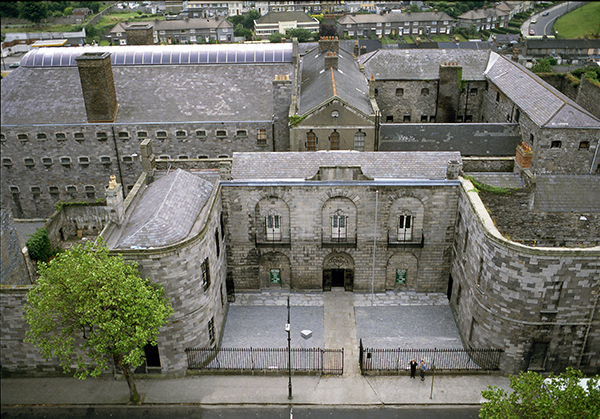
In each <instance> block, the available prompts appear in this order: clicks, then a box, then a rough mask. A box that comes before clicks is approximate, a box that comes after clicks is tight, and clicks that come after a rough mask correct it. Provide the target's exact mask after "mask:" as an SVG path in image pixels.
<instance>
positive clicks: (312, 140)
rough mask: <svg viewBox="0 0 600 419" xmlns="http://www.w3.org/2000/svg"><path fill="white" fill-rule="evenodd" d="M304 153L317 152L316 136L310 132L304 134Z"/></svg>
mask: <svg viewBox="0 0 600 419" xmlns="http://www.w3.org/2000/svg"><path fill="white" fill-rule="evenodd" d="M306 151H317V135H316V134H315V133H314V132H312V130H310V131H309V132H308V133H306Z"/></svg>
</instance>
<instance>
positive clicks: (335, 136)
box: [329, 131, 340, 150]
mask: <svg viewBox="0 0 600 419" xmlns="http://www.w3.org/2000/svg"><path fill="white" fill-rule="evenodd" d="M329 141H330V142H331V147H330V150H339V149H340V133H339V132H337V131H333V132H332V133H331V135H330V136H329Z"/></svg>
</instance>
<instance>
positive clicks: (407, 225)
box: [398, 213, 414, 242]
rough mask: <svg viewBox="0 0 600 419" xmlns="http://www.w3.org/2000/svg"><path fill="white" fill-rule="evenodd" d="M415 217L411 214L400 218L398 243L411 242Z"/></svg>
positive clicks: (402, 215) (405, 214)
mask: <svg viewBox="0 0 600 419" xmlns="http://www.w3.org/2000/svg"><path fill="white" fill-rule="evenodd" d="M413 224H414V223H413V216H412V214H409V213H404V214H400V215H399V216H398V241H399V242H406V241H411V240H412V237H413Z"/></svg>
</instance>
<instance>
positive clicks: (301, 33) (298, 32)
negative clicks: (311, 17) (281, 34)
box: [287, 29, 315, 42]
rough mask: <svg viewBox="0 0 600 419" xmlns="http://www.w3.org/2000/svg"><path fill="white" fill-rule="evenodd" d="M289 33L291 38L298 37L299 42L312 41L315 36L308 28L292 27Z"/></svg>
mask: <svg viewBox="0 0 600 419" xmlns="http://www.w3.org/2000/svg"><path fill="white" fill-rule="evenodd" d="M287 34H288V36H289V37H290V38H298V42H310V41H312V40H313V39H314V37H315V34H314V33H312V32H311V31H309V30H308V29H291V30H289V31H288V33H287Z"/></svg>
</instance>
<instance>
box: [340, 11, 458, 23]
mask: <svg viewBox="0 0 600 419" xmlns="http://www.w3.org/2000/svg"><path fill="white" fill-rule="evenodd" d="M446 20H447V21H450V22H454V19H452V17H451V16H450V15H448V14H447V13H444V12H423V13H386V14H384V15H376V14H372V13H368V14H355V15H346V16H344V17H342V18H340V19H339V20H338V23H339V24H341V25H349V24H360V23H363V24H371V23H373V24H374V23H378V22H381V23H395V22H431V21H436V22H440V21H446Z"/></svg>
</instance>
